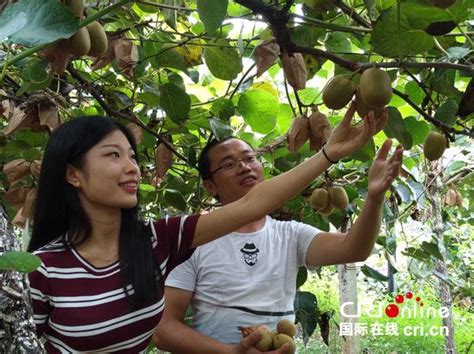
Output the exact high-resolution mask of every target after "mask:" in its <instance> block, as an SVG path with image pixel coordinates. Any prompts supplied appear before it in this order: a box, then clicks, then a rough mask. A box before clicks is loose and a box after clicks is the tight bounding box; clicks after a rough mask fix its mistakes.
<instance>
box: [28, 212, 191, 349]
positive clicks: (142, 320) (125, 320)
mask: <svg viewBox="0 0 474 354" xmlns="http://www.w3.org/2000/svg"><path fill="white" fill-rule="evenodd" d="M198 218H199V216H198V215H192V216H189V217H173V218H169V219H168V220H167V221H166V220H164V219H162V220H159V221H156V222H152V223H150V225H151V229H152V234H153V249H154V251H155V256H156V260H157V261H158V264H159V267H160V269H161V271H162V274H163V275H164V278H166V277H167V276H168V274H169V273H170V272H171V270H172V269H173V268H174V267H176V266H177V265H178V264H180V263H182V262H184V261H185V260H186V259H188V258H189V257H190V256H191V254H192V253H193V251H194V249H190V246H191V244H192V240H193V237H194V231H195V228H196V224H197V220H198ZM66 243H67V241H66V240H65V238H64V237H61V238H58V239H56V240H54V241H52V242H50V243H49V244H47V245H45V246H43V247H41V248H40V249H38V250H37V251H35V252H34V253H35V254H36V255H37V256H39V257H40V258H41V261H42V263H41V266H40V267H39V268H38V270H36V271H35V272H33V273H30V274H29V279H30V285H31V298H32V305H33V312H34V320H35V324H36V330H37V333H38V336H40V337H41V336H43V337H44V339H45V340H46V343H45V348H46V350H47V352H48V353H68V352H75V353H76V352H121V353H138V352H142V351H144V350H145V349H146V348H147V346H148V344H149V343H150V340H151V336H152V335H153V329H154V328H155V326H156V325H157V324H158V322H159V321H160V319H161V315H162V312H163V309H164V293H163V285H162V284H163V283H160V286H159V290H158V292H159V294H158V295H159V296H158V300H157V301H156V302H151V303H148V304H144V305H143V306H141V307H140V308H139V309H137V310H134V311H133V312H130V309H129V305H128V300H127V299H126V294H125V292H124V289H123V286H122V281H121V279H122V278H121V270H120V265H119V262H118V261H117V262H115V263H113V264H111V265H109V266H107V267H102V268H97V267H94V266H93V265H92V264H90V263H89V262H88V261H87V260H85V259H84V258H83V257H81V255H80V254H79V253H78V252H77V251H76V250H75V249H74V248H73V247H70V246H68V245H66ZM127 288H128V289H132V287H131V285H129V286H128V287H127ZM130 293H133V290H131V291H130Z"/></svg>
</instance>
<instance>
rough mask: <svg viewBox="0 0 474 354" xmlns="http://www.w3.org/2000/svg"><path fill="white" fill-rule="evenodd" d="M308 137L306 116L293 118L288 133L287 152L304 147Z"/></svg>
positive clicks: (308, 130)
mask: <svg viewBox="0 0 474 354" xmlns="http://www.w3.org/2000/svg"><path fill="white" fill-rule="evenodd" d="M309 135H310V129H309V122H308V118H307V117H306V116H302V117H296V118H293V121H292V122H291V127H290V130H289V132H288V150H290V151H291V152H296V151H298V150H299V149H300V147H302V146H303V145H304V143H305V142H306V140H308V138H309Z"/></svg>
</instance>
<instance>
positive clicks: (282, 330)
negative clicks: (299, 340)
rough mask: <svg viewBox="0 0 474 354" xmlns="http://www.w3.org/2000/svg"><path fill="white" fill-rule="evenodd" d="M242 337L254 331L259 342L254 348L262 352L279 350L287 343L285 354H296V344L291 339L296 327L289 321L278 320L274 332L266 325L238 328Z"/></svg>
mask: <svg viewBox="0 0 474 354" xmlns="http://www.w3.org/2000/svg"><path fill="white" fill-rule="evenodd" d="M238 329H239V330H240V332H241V333H242V336H243V337H247V336H248V335H250V334H251V333H252V332H254V331H259V332H260V340H259V341H258V342H257V344H255V348H257V349H258V350H260V351H262V352H267V351H269V350H274V349H279V348H280V347H281V346H283V345H284V344H286V343H288V347H287V348H286V350H285V354H293V353H295V352H296V343H295V340H294V339H293V337H294V336H295V334H296V326H295V324H294V323H293V322H291V321H290V320H286V319H285V320H280V321H278V323H277V326H276V329H275V330H273V331H272V330H270V328H269V327H268V326H266V325H259V326H251V327H240V326H239V327H238Z"/></svg>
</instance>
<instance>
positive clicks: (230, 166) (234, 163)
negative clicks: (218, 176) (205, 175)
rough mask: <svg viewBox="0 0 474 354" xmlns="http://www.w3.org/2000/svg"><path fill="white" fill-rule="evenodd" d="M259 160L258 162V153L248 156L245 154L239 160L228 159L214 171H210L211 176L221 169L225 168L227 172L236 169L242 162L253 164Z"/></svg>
mask: <svg viewBox="0 0 474 354" xmlns="http://www.w3.org/2000/svg"><path fill="white" fill-rule="evenodd" d="M257 162H258V155H257V154H252V155H248V156H245V157H243V158H241V159H238V160H227V161H226V162H224V163H223V164H222V165H220V166H219V167H217V168H216V169H215V170H214V171H212V172H211V173H209V177H211V176H212V175H213V174H214V173H216V172H218V171H220V170H224V171H226V172H233V171H236V170H237V169H238V168H239V166H240V164H241V163H245V164H246V165H253V164H255V163H257Z"/></svg>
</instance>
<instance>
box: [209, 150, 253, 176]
mask: <svg viewBox="0 0 474 354" xmlns="http://www.w3.org/2000/svg"><path fill="white" fill-rule="evenodd" d="M249 157H250V156H246V157H244V158H241V159H237V160H233V161H235V162H236V166H237V168H238V167H239V166H240V164H241V163H245V164H246V165H248V164H252V163H253V161H252V162H250V163H247V162H245V161H244V160H245V159H248V158H249ZM253 157H255V161H259V162H260V160H259V159H260V157H261V155H260V154H258V153H254V154H253ZM260 163H261V162H260ZM224 168H225V166H224V165H222V166H219V167H217V168H216V169H215V170H214V171H212V172H210V173H209V178H211V177H212V176H213V175H214V174H215V173H216V172H219V171H220V170H222V169H224ZM233 169H235V167H232V168H230V169H228V170H226V169H224V171H232V170H233Z"/></svg>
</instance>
